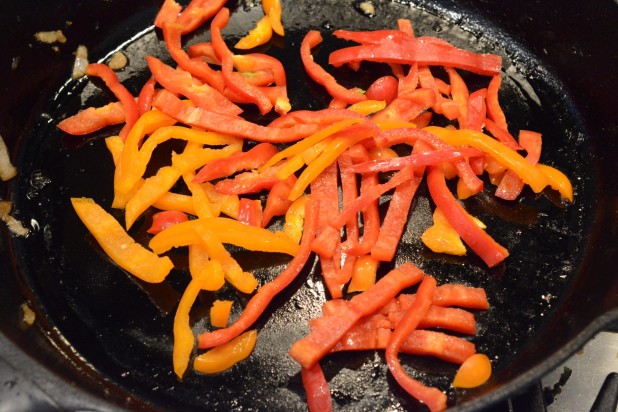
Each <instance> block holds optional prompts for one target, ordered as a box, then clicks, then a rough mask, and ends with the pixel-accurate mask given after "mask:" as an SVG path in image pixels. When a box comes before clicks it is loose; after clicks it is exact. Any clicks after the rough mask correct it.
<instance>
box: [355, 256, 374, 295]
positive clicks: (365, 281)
mask: <svg viewBox="0 0 618 412" xmlns="http://www.w3.org/2000/svg"><path fill="white" fill-rule="evenodd" d="M378 266H380V261H379V260H376V259H374V258H372V257H371V255H363V256H359V257H358V259H356V263H355V264H354V273H353V275H352V280H351V281H350V284H349V285H348V293H352V292H364V291H366V290H367V289H369V288H370V287H371V286H373V285H374V284H375V283H376V273H377V271H378Z"/></svg>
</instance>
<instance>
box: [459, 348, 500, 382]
mask: <svg viewBox="0 0 618 412" xmlns="http://www.w3.org/2000/svg"><path fill="white" fill-rule="evenodd" d="M490 376H491V361H490V360H489V358H488V357H487V355H485V354H483V353H475V354H474V355H472V356H470V357H469V358H468V359H466V360H465V361H464V363H463V364H462V365H461V366H460V367H459V370H458V371H457V374H455V379H454V380H453V387H454V388H476V387H477V386H481V385H482V384H484V383H485V382H487V381H488V380H489V377H490Z"/></svg>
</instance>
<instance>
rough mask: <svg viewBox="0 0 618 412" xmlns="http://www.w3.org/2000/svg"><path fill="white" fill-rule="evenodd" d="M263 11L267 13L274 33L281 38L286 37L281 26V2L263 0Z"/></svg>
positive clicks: (277, 0) (278, 0)
mask: <svg viewBox="0 0 618 412" xmlns="http://www.w3.org/2000/svg"><path fill="white" fill-rule="evenodd" d="M262 9H263V10H264V13H266V15H267V16H268V18H269V20H270V25H271V26H272V28H273V31H274V32H275V33H277V34H278V35H279V36H283V35H285V30H284V29H283V24H281V12H282V7H281V0H263V1H262Z"/></svg>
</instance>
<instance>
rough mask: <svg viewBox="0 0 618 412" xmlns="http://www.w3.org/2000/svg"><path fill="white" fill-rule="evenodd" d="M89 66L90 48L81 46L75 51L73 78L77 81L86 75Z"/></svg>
mask: <svg viewBox="0 0 618 412" xmlns="http://www.w3.org/2000/svg"><path fill="white" fill-rule="evenodd" d="M87 66H88V48H86V46H84V45H82V44H80V45H79V46H77V50H76V51H75V62H74V63H73V73H72V74H71V78H72V79H73V80H77V79H79V78H81V77H84V76H85V75H86V67H87Z"/></svg>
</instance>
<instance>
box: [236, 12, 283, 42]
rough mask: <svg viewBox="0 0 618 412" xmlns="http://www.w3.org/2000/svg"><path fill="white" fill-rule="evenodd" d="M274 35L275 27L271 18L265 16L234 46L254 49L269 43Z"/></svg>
mask: <svg viewBox="0 0 618 412" xmlns="http://www.w3.org/2000/svg"><path fill="white" fill-rule="evenodd" d="M272 36H273V28H272V25H271V21H270V18H269V17H268V16H264V17H262V18H261V19H260V20H258V22H257V23H256V25H255V27H254V28H252V29H251V30H250V31H249V33H248V34H247V35H246V36H245V37H243V38H242V39H240V40H239V41H238V43H236V44H235V45H234V47H235V48H237V49H241V50H247V49H253V48H255V47H258V46H261V45H262V44H266V43H268V42H269V41H270V39H271V37H272Z"/></svg>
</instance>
